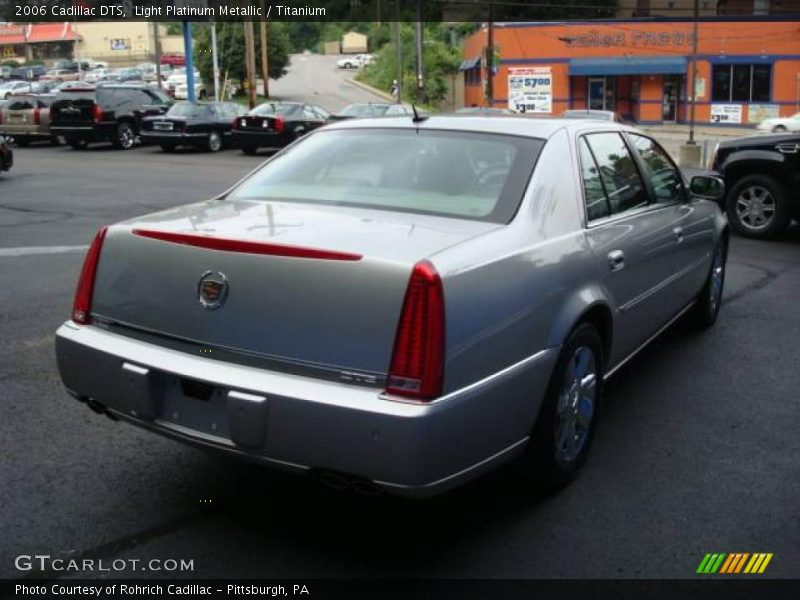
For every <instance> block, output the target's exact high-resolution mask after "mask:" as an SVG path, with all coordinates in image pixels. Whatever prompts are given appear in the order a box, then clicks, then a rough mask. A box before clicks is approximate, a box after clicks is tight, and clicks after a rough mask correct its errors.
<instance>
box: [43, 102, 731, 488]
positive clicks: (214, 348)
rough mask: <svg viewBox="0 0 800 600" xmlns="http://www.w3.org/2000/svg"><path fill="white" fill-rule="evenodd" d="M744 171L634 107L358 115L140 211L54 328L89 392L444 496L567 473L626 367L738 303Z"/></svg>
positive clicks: (201, 440)
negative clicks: (735, 231) (502, 475)
mask: <svg viewBox="0 0 800 600" xmlns="http://www.w3.org/2000/svg"><path fill="white" fill-rule="evenodd" d="M722 188H723V185H722V183H721V181H719V180H718V179H716V178H714V177H710V176H697V177H695V178H693V179H692V181H691V183H690V184H687V182H686V181H685V180H684V178H683V176H682V175H681V173H680V171H679V170H678V169H677V168H676V166H675V165H674V163H673V162H672V160H671V159H670V158H669V157H668V155H667V154H666V153H665V152H664V151H663V150H662V149H661V147H660V146H659V145H658V144H657V143H656V142H654V141H653V140H652V139H650V138H649V137H647V136H645V135H644V134H642V133H640V132H639V131H637V130H635V129H632V128H629V127H626V126H622V125H618V124H615V123H606V122H599V121H598V122H595V121H574V120H570V121H560V120H546V121H545V120H530V119H525V118H521V117H513V116H509V117H479V116H478V117H473V116H465V117H456V116H450V117H448V116H434V117H430V118H427V119H424V120H423V119H412V118H397V119H384V120H380V119H376V120H359V121H349V122H348V121H345V122H341V123H338V124H335V125H332V126H328V127H324V128H322V129H320V130H318V131H316V132H314V133H312V134H309V135H308V136H306V137H304V138H303V139H301V140H300V141H299V142H298V143H296V144H294V145H292V146H291V147H289V148H288V149H286V150H284V151H282V152H281V153H279V154H277V155H276V156H275V157H274V158H273V159H272V160H270V161H268V162H267V163H266V164H264V165H263V166H261V167H260V168H258V169H257V170H256V171H254V172H253V173H252V174H250V175H249V176H248V177H246V178H245V179H244V180H243V181H241V182H239V183H238V184H236V185H235V186H234V187H233V188H232V189H231V190H230V191H228V192H227V193H225V194H223V195H222V196H220V197H218V198H215V199H213V200H209V201H205V202H201V203H198V204H193V205H189V206H185V207H182V208H177V209H173V210H166V211H163V212H159V213H156V214H152V215H149V216H146V217H142V218H138V219H133V220H130V221H126V222H123V223H117V224H115V225H111V226H109V227H107V228H103V229H102V230H101V231H99V232H98V234H97V235H96V237H95V238H94V241H93V242H92V244H91V247H90V249H89V251H88V253H87V256H86V259H85V263H84V266H83V270H82V272H81V275H80V281H79V284H78V289H77V292H76V296H75V304H74V308H73V312H72V317H71V319H70V320H69V321H67V322H66V323H64V325H63V326H61V327H60V328H59V330H58V332H57V333H56V353H57V358H58V366H59V369H60V372H61V377H62V379H63V381H64V385H65V386H66V388H67V390H68V391H69V392H70V394H72V395H73V396H74V397H76V398H77V399H79V400H81V401H82V402H85V403H88V404H89V406H90V407H92V408H94V409H95V410H97V411H99V412H105V413H107V414H109V415H110V416H113V417H116V418H119V419H122V420H125V421H129V422H131V423H133V424H136V425H140V426H142V427H146V428H149V429H151V430H152V431H155V432H157V433H161V434H165V435H169V436H172V437H174V438H177V439H180V440H183V441H187V442H191V443H195V444H200V445H204V446H209V447H213V448H218V449H220V450H223V451H228V452H229V453H231V454H234V455H238V456H242V457H247V458H250V459H255V460H260V461H263V462H264V463H265V464H269V465H273V466H278V467H284V468H288V469H295V470H298V471H305V472H311V473H319V474H322V475H323V476H326V477H330V478H332V479H331V481H334V480H335V481H336V482H348V485H353V487H355V488H356V489H359V488H360V489H370V490H380V489H387V490H389V491H392V492H394V493H397V494H404V495H417V496H422V495H430V494H434V493H438V492H441V491H444V490H446V489H449V488H452V487H453V486H455V485H457V484H460V483H462V482H464V481H467V480H469V479H472V478H474V477H476V476H478V475H479V474H481V473H484V472H486V471H487V470H490V469H492V468H494V467H495V466H497V465H500V464H501V463H504V462H507V461H510V460H517V461H519V464H520V465H521V466H522V467H523V468H522V469H519V473H520V477H524V478H530V479H531V480H532V481H535V482H540V483H543V484H545V485H548V486H559V485H563V484H564V483H566V482H567V481H569V480H570V479H571V478H572V477H573V476H574V475H575V473H576V472H577V470H578V469H579V467H580V466H581V464H582V463H583V462H584V459H585V458H586V455H587V451H588V448H589V445H590V442H591V439H592V435H593V432H594V430H595V426H596V421H597V409H598V405H599V403H600V401H601V391H602V384H603V381H604V379H606V378H608V377H609V376H610V375H611V374H612V373H613V372H614V371H616V370H617V369H618V368H619V367H620V366H622V365H623V364H624V363H625V362H626V360H627V359H628V358H630V357H631V356H632V355H633V354H635V353H636V352H637V351H638V350H639V349H640V348H642V347H643V346H644V345H645V344H647V342H648V341H649V340H651V339H652V338H653V337H654V336H655V335H657V334H658V333H659V332H660V331H661V330H662V329H664V328H665V327H666V326H668V325H669V324H670V323H671V322H672V321H674V320H675V319H676V318H677V317H678V316H680V315H682V314H683V313H685V312H691V313H692V314H691V317H692V318H693V319H694V321H695V322H696V323H697V324H698V325H699V326H709V325H711V324H712V323H713V322H714V321H715V320H716V317H717V312H718V310H719V306H720V299H721V295H722V287H723V283H724V273H725V261H726V253H727V243H728V228H727V223H726V221H725V217H724V216H723V214H722V213H721V211H720V209H719V207H718V205H717V204H716V202H715V200H718V199H719V198H720V197H721V195H722V193H723V189H722Z"/></svg>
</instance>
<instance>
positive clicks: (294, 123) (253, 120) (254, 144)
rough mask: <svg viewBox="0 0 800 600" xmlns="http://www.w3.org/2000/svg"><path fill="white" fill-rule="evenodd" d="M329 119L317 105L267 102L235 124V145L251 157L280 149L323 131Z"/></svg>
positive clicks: (327, 113)
mask: <svg viewBox="0 0 800 600" xmlns="http://www.w3.org/2000/svg"><path fill="white" fill-rule="evenodd" d="M330 116H331V115H330V113H329V112H328V111H326V110H325V109H324V108H322V107H321V106H316V105H314V104H304V103H301V102H265V103H264V104H260V105H259V106H256V107H255V108H254V109H253V110H251V111H250V112H249V113H247V114H246V115H245V116H243V117H239V118H237V119H236V120H235V121H234V122H233V134H232V137H233V145H234V146H236V147H237V148H241V150H242V152H244V153H245V154H250V155H252V154H255V153H256V152H258V149H259V148H281V147H283V146H286V145H287V144H290V143H291V142H293V141H294V140H296V139H297V138H299V137H300V136H302V135H304V134H306V133H308V132H309V131H313V130H314V129H316V128H317V127H322V126H323V125H325V123H327V122H328V120H329V119H330Z"/></svg>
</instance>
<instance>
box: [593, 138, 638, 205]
mask: <svg viewBox="0 0 800 600" xmlns="http://www.w3.org/2000/svg"><path fill="white" fill-rule="evenodd" d="M584 139H585V140H586V142H587V143H588V144H589V148H590V149H591V151H592V155H593V156H594V159H595V163H596V165H597V170H598V172H599V175H600V181H601V182H602V184H603V189H604V191H605V194H606V197H607V198H608V205H609V209H610V213H611V214H612V215H616V214H619V213H623V212H625V211H628V210H632V209H634V208H639V207H640V206H646V205H647V203H648V196H647V191H646V190H645V187H644V184H643V183H642V177H641V175H640V174H639V169H638V168H637V166H636V161H635V160H634V159H633V156H632V155H631V153H630V152H629V151H628V147H627V146H626V145H625V141H624V140H623V139H622V136H621V135H620V134H619V133H616V132H615V133H592V134H589V135H587V136H585V138H584Z"/></svg>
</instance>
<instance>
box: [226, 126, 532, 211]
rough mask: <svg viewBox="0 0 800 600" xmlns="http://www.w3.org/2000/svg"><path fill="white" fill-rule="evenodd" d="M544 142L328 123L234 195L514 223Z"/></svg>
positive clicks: (245, 183)
mask: <svg viewBox="0 0 800 600" xmlns="http://www.w3.org/2000/svg"><path fill="white" fill-rule="evenodd" d="M543 145H544V142H543V141H542V140H539V139H534V138H524V137H519V136H504V135H496V134H483V133H467V132H453V131H425V130H412V129H380V128H364V129H347V130H335V129H334V130H325V129H322V130H319V131H318V132H317V133H315V134H312V135H310V136H308V137H306V138H305V139H304V140H302V141H301V142H299V143H298V144H297V145H295V146H294V147H292V149H291V150H289V151H288V152H285V153H283V154H279V155H277V156H276V157H275V158H273V159H272V160H271V161H270V162H268V163H267V164H266V165H264V166H263V167H262V168H261V169H260V170H259V171H257V172H256V173H255V174H253V175H252V176H251V177H249V178H248V179H247V180H246V181H244V182H243V183H242V184H241V185H240V186H239V187H238V188H236V189H235V190H234V191H233V192H232V193H231V195H230V196H229V197H230V198H231V199H246V200H262V201H277V202H298V203H309V204H324V205H339V206H355V207H359V208H372V209H382V210H394V211H401V212H412V213H422V214H433V215H442V216H449V217H456V218H463V219H472V220H478V221H488V222H493V223H508V222H509V221H510V220H511V219H512V218H513V216H514V214H515V213H516V211H517V208H518V206H519V203H520V202H521V200H522V195H523V193H524V191H525V188H526V186H527V183H528V180H529V178H530V175H531V172H532V170H533V166H534V165H535V163H536V159H537V158H538V156H539V152H540V151H541V149H542V146H543Z"/></svg>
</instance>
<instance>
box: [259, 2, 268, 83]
mask: <svg viewBox="0 0 800 600" xmlns="http://www.w3.org/2000/svg"><path fill="white" fill-rule="evenodd" d="M261 14H263V15H266V14H267V11H266V8H264V0H261ZM260 23H261V76H262V77H263V78H264V97H265V98H266V97H268V96H269V55H268V48H267V41H268V38H267V35H268V34H267V22H266V21H265V20H264V19H261V21H260Z"/></svg>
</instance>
